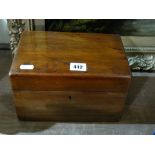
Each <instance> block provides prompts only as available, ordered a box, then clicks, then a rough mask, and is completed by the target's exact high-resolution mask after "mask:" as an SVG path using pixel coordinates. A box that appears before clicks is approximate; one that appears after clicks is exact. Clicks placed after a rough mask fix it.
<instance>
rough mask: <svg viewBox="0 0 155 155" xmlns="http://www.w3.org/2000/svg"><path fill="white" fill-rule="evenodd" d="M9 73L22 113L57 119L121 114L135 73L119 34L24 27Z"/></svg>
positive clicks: (101, 118)
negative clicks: (82, 66)
mask: <svg viewBox="0 0 155 155" xmlns="http://www.w3.org/2000/svg"><path fill="white" fill-rule="evenodd" d="M71 62H78V63H86V64H87V71H86V72H77V71H70V70H69V65H70V63H71ZM21 64H32V65H34V69H33V70H21V69H20V65H21ZM9 75H10V79H11V84H12V89H13V91H14V94H15V95H14V98H15V101H16V102H15V103H16V109H17V113H18V115H19V117H20V118H22V119H28V120H33V119H35V120H37V119H38V120H52V121H54V120H55V121H105V120H108V121H109V120H118V118H120V116H121V114H122V111H123V107H124V101H125V97H126V95H127V91H128V88H129V84H130V79H131V75H130V69H129V66H128V61H127V58H126V55H125V52H124V49H123V46H122V42H121V39H120V37H119V36H118V35H112V34H110V35H107V34H95V33H66V32H24V33H23V34H22V38H21V40H20V43H19V47H18V50H17V53H16V55H15V57H14V60H13V63H12V66H11V70H10V73H9ZM56 103H59V104H56ZM71 103H73V104H71Z"/></svg>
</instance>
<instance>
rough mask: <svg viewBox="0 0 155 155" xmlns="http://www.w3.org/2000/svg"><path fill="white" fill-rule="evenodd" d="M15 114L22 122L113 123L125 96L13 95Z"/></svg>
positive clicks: (60, 93)
mask: <svg viewBox="0 0 155 155" xmlns="http://www.w3.org/2000/svg"><path fill="white" fill-rule="evenodd" d="M14 97H15V103H16V109H17V114H18V116H19V118H21V119H24V120H52V121H81V122H83V121H115V120H117V119H118V118H119V117H120V116H121V114H122V111H123V107H124V101H125V94H124V93H112V92H74V91H15V92H14Z"/></svg>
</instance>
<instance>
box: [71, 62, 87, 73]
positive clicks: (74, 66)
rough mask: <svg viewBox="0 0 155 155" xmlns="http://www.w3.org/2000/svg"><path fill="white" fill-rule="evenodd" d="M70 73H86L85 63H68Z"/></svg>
mask: <svg viewBox="0 0 155 155" xmlns="http://www.w3.org/2000/svg"><path fill="white" fill-rule="evenodd" d="M70 70H71V71H87V65H86V63H73V62H72V63H70Z"/></svg>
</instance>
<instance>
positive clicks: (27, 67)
mask: <svg viewBox="0 0 155 155" xmlns="http://www.w3.org/2000/svg"><path fill="white" fill-rule="evenodd" d="M33 68H34V65H30V64H23V65H20V69H27V70H32V69H33Z"/></svg>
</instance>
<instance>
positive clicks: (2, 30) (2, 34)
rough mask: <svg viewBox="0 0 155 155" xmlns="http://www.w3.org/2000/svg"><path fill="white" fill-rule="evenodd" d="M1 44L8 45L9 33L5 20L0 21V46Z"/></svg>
mask: <svg viewBox="0 0 155 155" xmlns="http://www.w3.org/2000/svg"><path fill="white" fill-rule="evenodd" d="M1 43H9V31H8V27H7V20H6V19H0V44H1Z"/></svg>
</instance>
